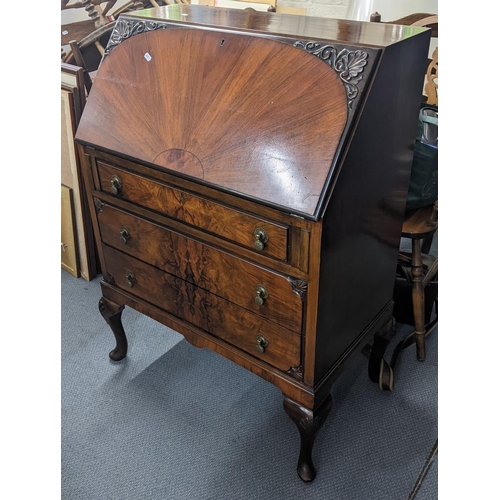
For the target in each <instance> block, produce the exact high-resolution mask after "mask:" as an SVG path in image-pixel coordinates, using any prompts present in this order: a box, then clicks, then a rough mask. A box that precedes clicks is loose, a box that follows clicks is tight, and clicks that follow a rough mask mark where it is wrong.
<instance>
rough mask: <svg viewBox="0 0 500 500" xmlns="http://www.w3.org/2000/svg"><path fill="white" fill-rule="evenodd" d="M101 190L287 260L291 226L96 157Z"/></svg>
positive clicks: (262, 252) (260, 251) (256, 250)
mask: <svg viewBox="0 0 500 500" xmlns="http://www.w3.org/2000/svg"><path fill="white" fill-rule="evenodd" d="M97 170H98V173H99V179H100V183H101V190H102V191H104V192H106V193H110V194H112V195H114V196H117V197H119V198H121V199H124V200H127V201H130V202H132V203H135V204H137V205H141V206H143V207H146V208H149V209H151V210H154V211H156V212H159V213H161V214H164V215H167V216H168V217H171V218H174V219H178V220H180V221H182V222H185V223H187V224H190V225H192V226H195V227H197V228H200V229H203V230H204V231H208V232H210V233H213V234H215V235H217V236H219V237H221V238H225V239H227V240H229V241H232V242H234V243H238V244H239V245H242V246H244V247H247V248H251V249H253V250H254V251H255V252H257V253H261V254H263V255H267V256H268V257H274V258H276V259H279V260H283V261H287V257H288V255H287V253H288V252H287V250H288V228H287V227H286V226H281V225H279V224H276V223H274V222H269V221H266V220H263V219H260V218H257V217H253V216H251V215H248V214H245V213H242V212H238V211H236V210H234V209H231V208H228V207H226V206H223V205H219V204H218V203H214V202H212V201H209V200H207V199H204V198H201V197H199V196H196V195H193V194H191V193H187V192H185V191H181V190H180V189H177V188H173V187H170V186H167V185H165V184H162V183H160V182H157V181H152V180H150V179H147V178H145V177H142V176H140V175H137V174H132V173H130V172H127V171H125V170H121V169H118V168H116V167H112V166H111V165H108V164H106V163H103V162H102V161H99V160H98V161H97Z"/></svg>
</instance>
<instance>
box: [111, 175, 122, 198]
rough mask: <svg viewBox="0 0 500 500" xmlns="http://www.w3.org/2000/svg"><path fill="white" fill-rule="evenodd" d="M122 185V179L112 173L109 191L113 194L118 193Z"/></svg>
mask: <svg viewBox="0 0 500 500" xmlns="http://www.w3.org/2000/svg"><path fill="white" fill-rule="evenodd" d="M122 185H123V184H122V180H121V179H120V178H119V177H118V176H117V175H113V177H111V192H112V193H113V194H114V195H118V194H120V191H121V189H122Z"/></svg>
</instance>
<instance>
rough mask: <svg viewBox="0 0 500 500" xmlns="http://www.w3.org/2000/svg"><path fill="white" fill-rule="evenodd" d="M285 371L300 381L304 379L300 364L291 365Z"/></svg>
mask: <svg viewBox="0 0 500 500" xmlns="http://www.w3.org/2000/svg"><path fill="white" fill-rule="evenodd" d="M286 373H287V374H288V375H290V376H291V377H293V378H294V379H296V380H300V381H301V382H302V381H303V380H304V368H303V367H302V365H300V366H293V367H292V368H290V369H289V370H288V371H287V372H286Z"/></svg>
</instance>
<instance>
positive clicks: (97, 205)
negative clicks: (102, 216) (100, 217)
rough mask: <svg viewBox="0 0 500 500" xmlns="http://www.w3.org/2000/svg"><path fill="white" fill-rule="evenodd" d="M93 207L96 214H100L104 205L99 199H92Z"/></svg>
mask: <svg viewBox="0 0 500 500" xmlns="http://www.w3.org/2000/svg"><path fill="white" fill-rule="evenodd" d="M94 206H95V208H96V210H97V213H99V212H102V210H103V208H104V207H105V206H106V203H103V202H102V201H101V200H100V199H99V198H94Z"/></svg>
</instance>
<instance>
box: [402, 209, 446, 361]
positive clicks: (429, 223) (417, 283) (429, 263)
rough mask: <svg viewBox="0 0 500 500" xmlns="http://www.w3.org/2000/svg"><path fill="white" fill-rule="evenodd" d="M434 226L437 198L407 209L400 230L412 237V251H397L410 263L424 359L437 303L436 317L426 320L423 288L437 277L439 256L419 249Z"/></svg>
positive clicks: (420, 357) (418, 341) (419, 344)
mask: <svg viewBox="0 0 500 500" xmlns="http://www.w3.org/2000/svg"><path fill="white" fill-rule="evenodd" d="M437 228H438V202H437V200H436V201H435V203H434V205H433V206H428V207H423V208H418V209H416V210H413V211H411V212H408V213H407V214H406V216H405V220H404V222H403V229H402V232H401V236H402V237H403V238H409V239H410V240H411V252H410V253H408V252H400V253H399V260H400V262H402V263H403V264H410V265H411V274H412V303H413V318H414V322H415V332H414V336H415V343H416V346H417V359H418V360H419V361H425V337H426V336H427V335H428V334H429V333H430V332H431V331H432V330H433V329H434V327H435V326H436V325H437V304H436V317H435V319H434V320H433V321H431V322H430V323H429V324H427V325H426V324H425V288H426V287H427V285H429V283H431V281H432V280H436V277H437V273H438V258H437V256H433V255H430V254H428V253H423V252H422V246H423V242H425V241H426V240H427V242H428V241H429V240H430V239H431V238H432V236H433V235H434V233H435V232H436V231H437Z"/></svg>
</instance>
